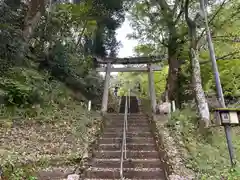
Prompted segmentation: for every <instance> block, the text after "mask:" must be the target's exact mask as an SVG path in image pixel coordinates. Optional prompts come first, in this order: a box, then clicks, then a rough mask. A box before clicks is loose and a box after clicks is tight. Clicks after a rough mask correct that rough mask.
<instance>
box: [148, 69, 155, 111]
mask: <svg viewBox="0 0 240 180" xmlns="http://www.w3.org/2000/svg"><path fill="white" fill-rule="evenodd" d="M148 83H149V95H150V99H151V105H152V112H153V113H154V114H155V113H156V107H157V101H156V92H155V87H154V76H153V69H152V64H148Z"/></svg>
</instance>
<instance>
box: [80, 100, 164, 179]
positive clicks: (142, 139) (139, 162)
mask: <svg viewBox="0 0 240 180" xmlns="http://www.w3.org/2000/svg"><path fill="white" fill-rule="evenodd" d="M133 99H134V98H132V101H131V102H132V103H134V100H133ZM135 103H136V101H135ZM135 106H138V105H137V104H133V105H132V107H134V108H133V110H134V111H135V110H136V109H138V107H137V108H136V107H135ZM120 109H121V108H120ZM130 109H131V108H130ZM130 111H131V110H130ZM107 119H109V120H110V121H109V122H108V124H107V125H106V127H105V129H104V132H103V135H102V137H101V138H100V139H99V144H98V148H97V150H96V151H95V152H94V153H93V158H92V159H91V161H90V162H89V168H87V169H86V171H85V173H84V179H85V180H97V179H98V180H101V179H102V180H103V179H105V180H106V179H109V180H110V179H120V162H121V161H120V158H121V144H122V131H123V122H124V121H123V120H124V114H108V115H107ZM126 137H127V138H126V142H127V159H126V160H124V163H123V175H124V177H125V179H131V180H137V179H138V180H141V179H142V180H143V179H148V180H165V179H166V173H165V170H164V165H163V163H162V162H161V160H160V154H159V152H158V151H157V150H156V144H155V141H154V138H153V135H152V133H151V129H150V124H149V121H148V117H147V116H146V115H143V114H137V113H131V114H130V115H129V116H128V131H127V135H126Z"/></svg>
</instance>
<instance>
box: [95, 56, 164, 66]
mask: <svg viewBox="0 0 240 180" xmlns="http://www.w3.org/2000/svg"><path fill="white" fill-rule="evenodd" d="M95 58H96V60H97V63H99V64H108V63H111V64H148V63H159V62H161V61H163V60H164V59H166V56H148V57H129V58H101V57H95Z"/></svg>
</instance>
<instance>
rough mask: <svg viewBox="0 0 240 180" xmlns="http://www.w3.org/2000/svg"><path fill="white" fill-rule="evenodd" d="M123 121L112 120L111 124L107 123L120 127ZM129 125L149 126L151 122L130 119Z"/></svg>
mask: <svg viewBox="0 0 240 180" xmlns="http://www.w3.org/2000/svg"><path fill="white" fill-rule="evenodd" d="M123 122H124V121H123V119H119V120H111V121H109V122H107V123H108V124H118V125H120V124H123ZM127 122H128V123H130V124H131V123H132V124H149V121H147V120H141V119H136V120H130V119H128V121H127Z"/></svg>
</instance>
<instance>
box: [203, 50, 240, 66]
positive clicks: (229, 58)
mask: <svg viewBox="0 0 240 180" xmlns="http://www.w3.org/2000/svg"><path fill="white" fill-rule="evenodd" d="M238 53H240V51H234V52H232V53H229V54H226V55H223V56H221V57H217V58H216V60H217V61H219V60H239V59H240V57H239V56H237V57H230V56H233V55H236V54H238ZM210 62H211V61H201V62H200V64H206V63H210Z"/></svg>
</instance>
